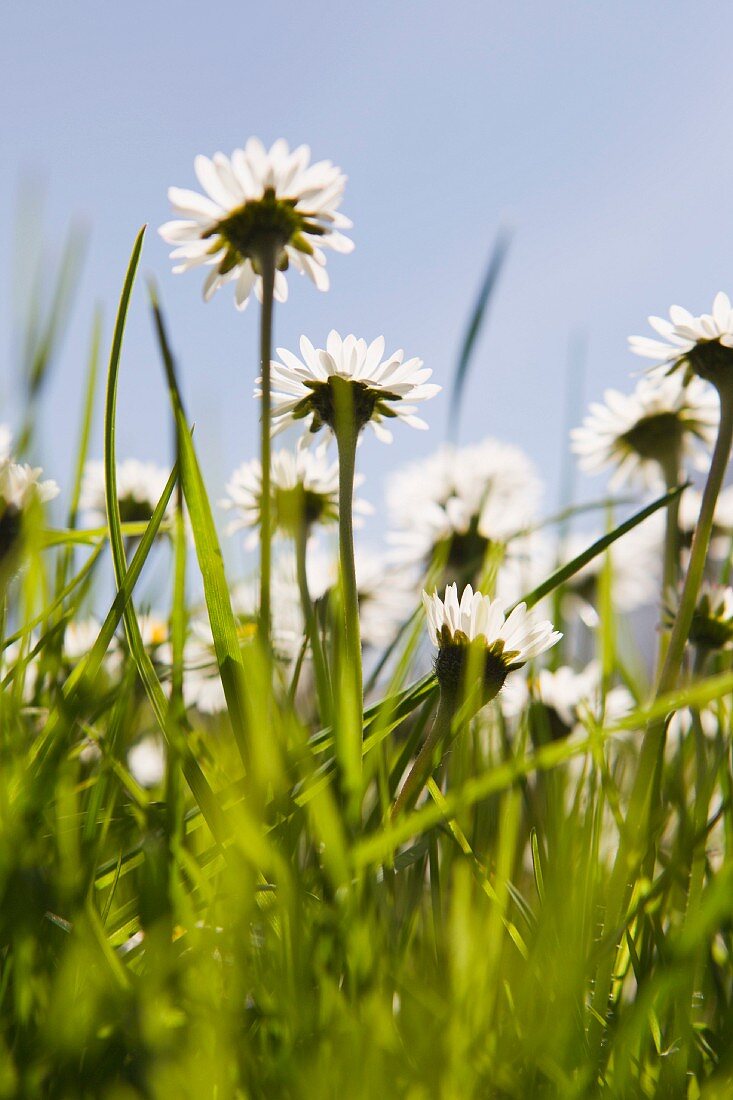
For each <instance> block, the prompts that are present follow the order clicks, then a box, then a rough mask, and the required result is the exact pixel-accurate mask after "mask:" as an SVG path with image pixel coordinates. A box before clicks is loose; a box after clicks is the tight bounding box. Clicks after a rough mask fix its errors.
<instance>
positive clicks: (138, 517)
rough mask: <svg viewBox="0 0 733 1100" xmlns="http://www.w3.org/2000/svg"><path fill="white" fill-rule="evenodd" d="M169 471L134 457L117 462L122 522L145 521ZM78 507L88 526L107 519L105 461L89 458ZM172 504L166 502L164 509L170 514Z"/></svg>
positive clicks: (101, 524)
mask: <svg viewBox="0 0 733 1100" xmlns="http://www.w3.org/2000/svg"><path fill="white" fill-rule="evenodd" d="M169 476H170V471H169V470H165V469H164V468H163V467H162V466H157V465H156V464H155V463H154V462H140V461H139V460H138V459H136V458H128V459H125V460H124V462H120V463H118V464H117V499H118V501H119V505H120V519H121V520H122V522H123V523H147V522H148V521H149V520H150V517H151V516H152V514H153V512H154V511H155V506H156V505H157V503H158V501H159V500H160V497H161V496H162V494H163V489H164V488H165V486H166V482H167V481H168V477H169ZM79 508H80V510H81V511H82V512H83V513H85V515H86V520H87V523H88V524H89V525H90V526H91V527H103V526H105V525H106V523H107V509H106V504H105V493H104V463H103V462H99V461H96V460H94V461H91V462H88V463H87V464H86V467H85V469H84V479H83V481H82V488H81V496H80V499H79ZM173 509H174V505H173V503H172V502H170V503H169V505H168V508H167V509H166V512H167V514H168V515H170V514H172V512H173Z"/></svg>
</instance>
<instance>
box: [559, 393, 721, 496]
mask: <svg viewBox="0 0 733 1100" xmlns="http://www.w3.org/2000/svg"><path fill="white" fill-rule="evenodd" d="M604 396H605V401H606V403H605V404H604V405H601V404H600V403H597V402H595V403H594V404H592V405H591V407H590V413H589V415H588V416H587V417H586V418H585V420H584V421H583V426H582V427H580V428H574V429H573V431H572V432H571V433H570V434H571V438H572V441H573V442H572V445H573V450H574V451H575V452H576V453H577V454H578V455H580V465H581V468H582V469H583V470H587V471H588V472H589V473H597V472H598V471H600V470H603V469H605V468H606V467H608V466H615V467H616V470H615V473H614V474H613V477H612V478H611V485H612V487H614V488H618V487H619V486H621V485H624V484H630V483H633V482H639V483H641V484H642V485H643V486H644V487H646V488H655V487H656V486H657V485H658V484H659V483H660V481H661V480H662V478H661V470H662V469H663V468H664V467H665V464H666V463H668V462H669V461H673V462H674V463H675V466H676V465H677V463H678V461H679V458H681V457H682V456H683V455H686V454H691V453H694V445H695V443H696V442H702V443H703V444H705V445H709V444H711V443H712V442H714V439H715V431H716V428H717V424H718V418H719V404H718V400H717V397H716V396H715V392H714V391H713V390H711V389H710V388H709V387H708V386H706V385H705V383H704V382H701V381H700V380H699V379H696V378H693V379H692V380H691V381H690V383H689V385H685V384H684V382H683V381H682V379H681V378H680V377H674V378H661V379H659V378H642V379H641V380H640V381H639V383H638V384H637V386H636V389H635V390H634V392H633V393H630V394H623V393H619V392H618V390H606V392H605V394H604Z"/></svg>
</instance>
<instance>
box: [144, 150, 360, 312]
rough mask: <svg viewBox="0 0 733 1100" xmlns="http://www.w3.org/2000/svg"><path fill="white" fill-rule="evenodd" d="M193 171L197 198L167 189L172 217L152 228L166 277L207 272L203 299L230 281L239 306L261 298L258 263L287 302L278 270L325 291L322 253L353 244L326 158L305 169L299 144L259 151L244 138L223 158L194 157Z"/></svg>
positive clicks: (339, 178) (338, 182)
mask: <svg viewBox="0 0 733 1100" xmlns="http://www.w3.org/2000/svg"><path fill="white" fill-rule="evenodd" d="M194 169H195V172H196V176H197V177H198V181H199V184H200V185H201V187H202V188H203V190H204V192H205V194H203V195H202V194H199V193H198V192H196V191H189V190H185V189H181V188H179V187H171V188H170V189H169V191H168V198H169V199H170V202H171V205H172V207H173V211H174V213H175V214H176V215H177V217H176V220H174V221H169V222H166V223H165V225H162V226H161V227H160V229H159V233H160V235H161V237H162V238H163V240H164V241H166V242H167V243H168V244H172V245H174V249H173V252H172V253H171V259H173V260H175V261H176V266H175V267H174V268H173V271H174V273H176V274H180V273H181V272H184V271H188V270H190V269H191V268H194V267H205V268H208V269H209V271H208V274H207V277H206V280H205V281H204V289H203V293H204V298H205V300H206V301H208V300H209V299H210V298H211V297H212V295H213V294H214V293H215V292H216V291H217V290H218V289H219V287H221V286H224V285H225V284H227V283H234V301H235V304H236V306H237V308H238V309H244V308H245V306H246V305H247V302H248V300H249V296H250V294H251V292H252V290H254V292H255V294H256V295H257V297H258V298H259V300H260V301H262V298H263V287H262V275H263V260H264V257H265V254H267V255H268V256H271V257H272V259H273V261H274V265H275V267H276V268H277V271H276V273H275V280H274V294H275V298H276V299H277V300H278V301H281V302H284V301H285V300H286V298H287V282H286V280H285V275H284V272H285V270H287V268H288V266H289V265H290V264H292V265H293V267H294V268H295V269H296V270H297V271H299V272H300V273H301V274H306V275H308V276H309V277H310V278H311V279H312V281H313V282H314V283H315V285H316V286H317V287H318V289H319V290H328V286H329V281H328V274H327V272H326V254H325V252H324V249H327V248H330V249H332V250H333V251H334V252H344V253H346V252H351V251H352V249H353V247H354V245H353V242H352V241H351V240H350V239H349V238H348V237H346V236H344V234H343V233H342V232H341V230H342V229H350V228H351V222H350V221H349V219H348V218H346V217H344V215H343V214H341V213H340V212H339V210H338V207H339V206H340V205H341V200H342V198H343V193H344V187H345V184H346V176H345V175H344V174H343V173H342V172H341V169H340V168H337V167H335V165H333V164H332V163H331V161H329V160H322V161H317V162H315V163H313V164H311V152H310V149H309V147H308V146H307V145H299V146H298V147H297V148H296V149H293V150H292V151H291V150H290V148H289V146H288V143H287V142H286V141H285V140H283V139H282V138H281V139H279V140H278V141H276V142H275V143H274V144H273V145H272V146H271V147H270V149H269V150H268V149H266V148H265V146H264V145H263V144H262V142H261V141H260V140H259V138H256V137H252V138H250V139H249V140H248V141H247V143H246V144H245V147H244V149H235V150H234V152H233V153H232V154H231V156H229V157H228V156H226V155H225V154H224V153H214V155H213V157H211V158H209V157H205V156H197V157H196V159H195V161H194Z"/></svg>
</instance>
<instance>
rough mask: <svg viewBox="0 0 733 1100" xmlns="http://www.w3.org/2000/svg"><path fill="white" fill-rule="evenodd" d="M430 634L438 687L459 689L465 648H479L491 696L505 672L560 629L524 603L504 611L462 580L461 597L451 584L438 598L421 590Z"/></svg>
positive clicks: (547, 645) (545, 645)
mask: <svg viewBox="0 0 733 1100" xmlns="http://www.w3.org/2000/svg"><path fill="white" fill-rule="evenodd" d="M422 598H423V605H424V607H425V613H426V615H427V621H428V634H429V635H430V640H431V642H432V643H433V645H434V646H436V647H437V649H438V657H437V659H436V664H435V673H436V676H437V678H438V682H439V683H440V686H441V688H443V689H444V688H446V687H447V688H449V689H450V690H457V689H458V688H459V687H460V683H461V678H462V675H463V672H464V668H465V653H466V651H467V650H468V649H469V648H474V649H478V650H479V651H480V652H481V657H482V660H483V677H484V685H485V687H486V689H487V690H489V691H490V692H491V693H492V697H493V695H496V693H497V692H498V691H499V690H500V688H501V686H502V685H503V683H504V680H505V679H506V676H507V674H508V673H509V672H512V671H513V670H515V669H518V668H521V667H522V665H524V664H526V662H527V661H530V660H532V659H533V658H534V657H538V656H539V655H540V654H541V653H544V652H545V651H546V650H547V649H550V648H551V646H553V645H555V643H556V642H558V641H559V640H560V638H561V637H562V634H561V633H559V631H556V630H554V629H553V626H552V623H551V622H549V621H547V620H539V619H536V618H535V617H534V616H533V615H532V613H531V612H530V611H528V610H527V607H526V605H525V604H518V605H517V607H515V608H514V610H513V611H511V612H510V613H509V615H505V613H504V610H503V608H502V606H501V605H500V604H499V602H498V601H497V600H492V599H491V598H490V597H489V596H484V595H482V593H481V592H474V591H473V589H472V588H471V585H470V584H468V585H466V587H465V589H464V591H463V595H462V596H461V599H460V601H459V599H458V589H457V586H456V585H455V584H450V585H448V586H447V588H446V590H445V597H444V599H442V600H441V598H440V597H439V596H438V593H437V592H435V593H433V595H432V596H429V595H428V593H427V592H423V597H422Z"/></svg>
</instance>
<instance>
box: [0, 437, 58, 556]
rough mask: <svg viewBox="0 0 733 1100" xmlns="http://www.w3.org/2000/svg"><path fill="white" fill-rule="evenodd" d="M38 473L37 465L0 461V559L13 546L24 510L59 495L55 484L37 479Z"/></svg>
mask: <svg viewBox="0 0 733 1100" xmlns="http://www.w3.org/2000/svg"><path fill="white" fill-rule="evenodd" d="M42 473H43V470H42V468H41V467H40V466H29V465H28V464H27V463H19V462H12V461H10V459H9V458H6V459H5V460H0V560H2V559H3V558H5V557H6V555H8V554H9V553H10V552H11V550H12V549H13V547H14V546H15V545H16V544H17V542H18V538H19V537H20V535H21V531H22V528H23V516H24V514H25V513H26V512H27V511H28V509H29V508H32V507H33V506H34V505H36V504H45V503H46V502H47V501H49V500H53V499H54V497H57V496H58V494H59V487H58V485H57V484H56V482H55V481H41V480H40V476H41V474H42Z"/></svg>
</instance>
